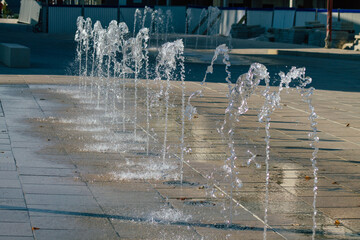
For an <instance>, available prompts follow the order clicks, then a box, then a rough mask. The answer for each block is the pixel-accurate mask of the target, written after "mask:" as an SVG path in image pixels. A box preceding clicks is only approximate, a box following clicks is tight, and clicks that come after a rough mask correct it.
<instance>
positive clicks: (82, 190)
mask: <svg viewBox="0 0 360 240" xmlns="http://www.w3.org/2000/svg"><path fill="white" fill-rule="evenodd" d="M22 187H23V191H24V193H25V194H27V195H28V194H45V195H52V194H53V195H83V196H85V195H87V196H91V192H90V191H89V189H88V188H87V186H78V185H58V184H40V185H38V184H23V186H22Z"/></svg>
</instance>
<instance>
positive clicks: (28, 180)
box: [0, 173, 85, 186]
mask: <svg viewBox="0 0 360 240" xmlns="http://www.w3.org/2000/svg"><path fill="white" fill-rule="evenodd" d="M0 176H1V173H0ZM20 180H21V182H22V183H23V184H25V185H26V184H36V185H43V184H48V185H65V186H66V185H75V186H84V185H85V183H84V182H82V181H81V179H80V177H76V176H74V177H58V176H42V175H20Z"/></svg>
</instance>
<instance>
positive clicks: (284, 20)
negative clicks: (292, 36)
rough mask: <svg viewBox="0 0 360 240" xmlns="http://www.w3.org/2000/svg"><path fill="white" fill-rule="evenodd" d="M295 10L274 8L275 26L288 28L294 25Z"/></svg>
mask: <svg viewBox="0 0 360 240" xmlns="http://www.w3.org/2000/svg"><path fill="white" fill-rule="evenodd" d="M294 17H295V10H277V9H275V10H274V23H273V28H280V29H288V28H292V27H293V25H294Z"/></svg>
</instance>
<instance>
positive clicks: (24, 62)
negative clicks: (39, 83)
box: [0, 43, 30, 68]
mask: <svg viewBox="0 0 360 240" xmlns="http://www.w3.org/2000/svg"><path fill="white" fill-rule="evenodd" d="M0 61H1V62H2V63H3V64H5V65H6V66H8V67H13V68H28V67H30V48H28V47H25V46H23V45H20V44H16V43H0Z"/></svg>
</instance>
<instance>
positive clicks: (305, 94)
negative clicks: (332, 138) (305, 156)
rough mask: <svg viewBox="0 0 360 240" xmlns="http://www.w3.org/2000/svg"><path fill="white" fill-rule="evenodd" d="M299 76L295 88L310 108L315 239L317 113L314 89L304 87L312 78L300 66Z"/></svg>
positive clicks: (317, 149) (313, 232) (313, 231)
mask: <svg viewBox="0 0 360 240" xmlns="http://www.w3.org/2000/svg"><path fill="white" fill-rule="evenodd" d="M299 78H300V84H299V86H297V89H298V91H299V93H300V95H301V97H302V100H303V101H304V102H305V103H307V104H308V106H309V110H310V115H309V120H310V126H311V129H312V132H310V133H309V134H308V137H309V139H310V141H311V143H310V146H311V147H312V148H313V149H314V151H313V153H312V156H311V158H310V161H311V164H312V168H313V175H314V187H313V192H314V199H313V228H312V239H313V240H314V239H315V235H316V228H317V224H316V215H317V209H316V198H317V190H318V186H317V184H318V174H317V172H318V170H319V169H318V167H317V160H316V158H317V153H318V152H319V147H318V143H319V137H318V135H317V127H316V126H317V121H316V119H317V114H316V112H315V108H314V106H313V104H312V95H313V94H314V91H315V89H314V88H313V87H310V88H308V89H306V87H307V85H309V84H310V83H311V82H312V79H311V78H310V77H306V76H305V68H302V69H301V70H300V71H299Z"/></svg>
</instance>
